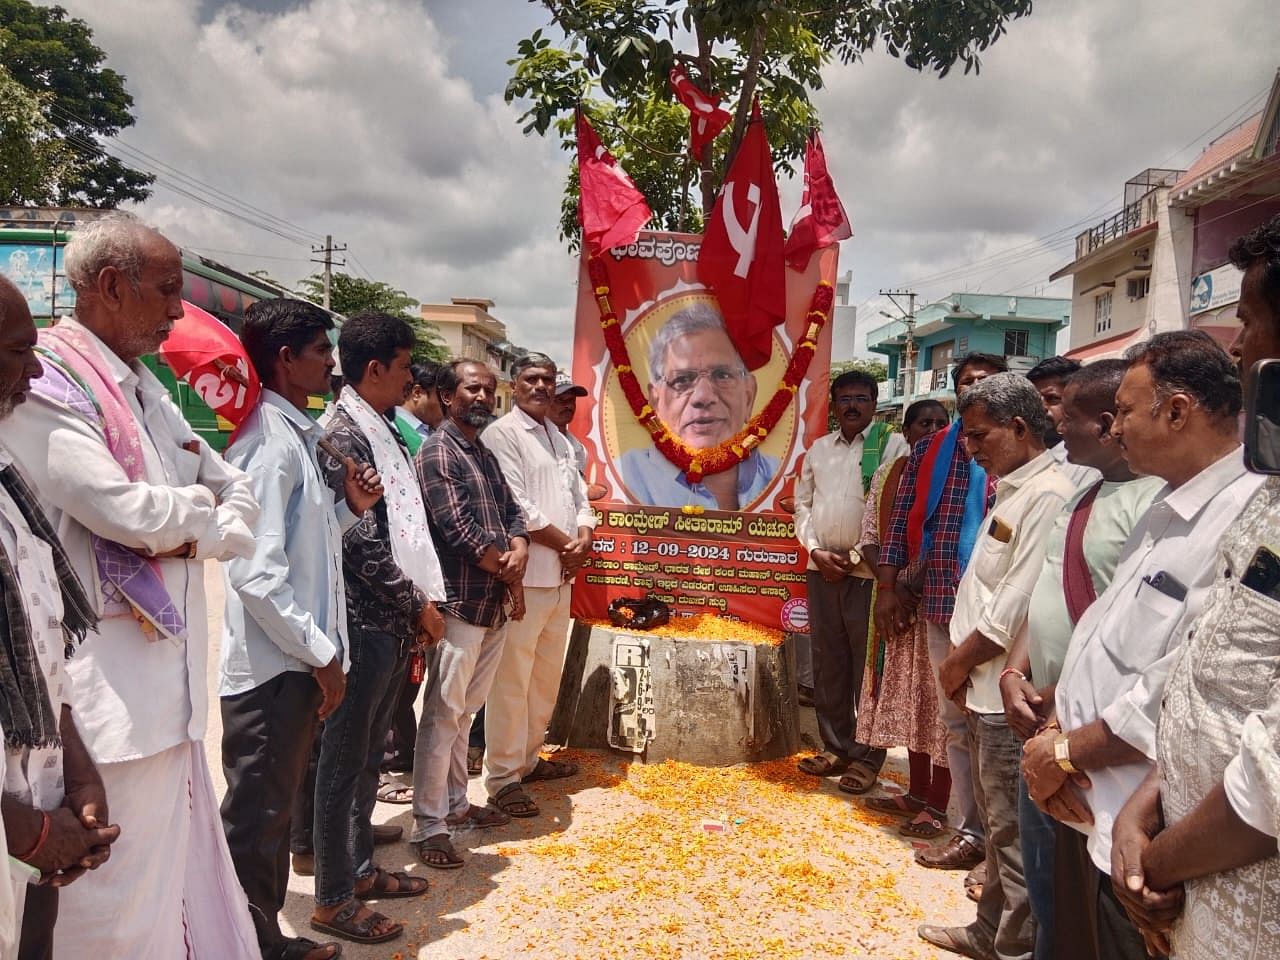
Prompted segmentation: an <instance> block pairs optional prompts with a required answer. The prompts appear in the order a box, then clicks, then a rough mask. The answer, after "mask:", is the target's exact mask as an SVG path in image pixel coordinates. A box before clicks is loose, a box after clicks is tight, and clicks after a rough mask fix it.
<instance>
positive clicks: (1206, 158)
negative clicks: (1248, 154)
mask: <svg viewBox="0 0 1280 960" xmlns="http://www.w3.org/2000/svg"><path fill="white" fill-rule="evenodd" d="M1261 122H1262V114H1261V113H1256V114H1254V115H1253V116H1252V117H1250V118H1249V119H1248V120H1246V121H1244V123H1242V124H1240V126H1238V127H1236V128H1235V129H1234V130H1231V131H1229V132H1227V133H1224V134H1223V135H1222V136H1220V137H1219V138H1218V139H1217V140H1215V141H1214V142H1213V143H1211V144H1209V146H1207V147H1206V148H1205V150H1204V153H1202V154H1200V156H1199V157H1198V158H1197V159H1196V162H1195V163H1193V164H1192V165H1191V169H1189V170H1188V171H1187V172H1186V173H1184V174H1183V175H1182V178H1181V179H1180V180H1179V181H1178V182H1177V183H1175V184H1174V185H1173V193H1174V195H1175V196H1176V195H1177V194H1179V193H1181V192H1182V191H1183V190H1185V189H1187V188H1188V187H1190V186H1193V185H1195V184H1196V183H1197V182H1198V181H1199V180H1201V179H1203V178H1204V177H1207V176H1208V175H1209V174H1211V173H1213V172H1214V171H1216V170H1218V169H1219V168H1221V167H1225V166H1226V165H1227V164H1229V163H1230V162H1231V161H1232V160H1234V159H1236V158H1237V157H1238V156H1240V154H1242V153H1244V152H1245V151H1247V150H1248V149H1249V148H1250V147H1252V146H1253V142H1254V140H1256V139H1257V136H1258V124H1259V123H1261Z"/></svg>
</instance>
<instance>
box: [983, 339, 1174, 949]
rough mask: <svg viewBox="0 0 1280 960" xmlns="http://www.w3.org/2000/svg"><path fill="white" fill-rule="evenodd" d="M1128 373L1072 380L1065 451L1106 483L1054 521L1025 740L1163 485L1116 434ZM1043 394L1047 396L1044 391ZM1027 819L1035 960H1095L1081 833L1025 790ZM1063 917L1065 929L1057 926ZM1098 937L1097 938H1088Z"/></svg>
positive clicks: (1032, 613) (1014, 720)
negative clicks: (1058, 854)
mask: <svg viewBox="0 0 1280 960" xmlns="http://www.w3.org/2000/svg"><path fill="white" fill-rule="evenodd" d="M1127 369H1128V364H1127V363H1125V361H1123V360H1097V361H1095V362H1093V363H1091V364H1089V365H1088V366H1087V367H1084V368H1082V369H1081V370H1079V371H1078V372H1076V373H1075V374H1073V375H1072V376H1071V377H1070V378H1069V379H1068V380H1067V383H1066V386H1065V387H1064V389H1063V391H1062V396H1061V405H1060V407H1059V409H1058V417H1059V420H1058V424H1059V429H1060V430H1061V433H1062V445H1063V447H1064V448H1065V449H1066V450H1067V453H1068V456H1069V457H1070V458H1071V462H1072V463H1073V464H1077V465H1080V466H1083V467H1088V468H1090V469H1093V470H1096V471H1098V472H1099V476H1100V479H1099V480H1097V481H1096V482H1095V483H1093V484H1088V485H1086V486H1085V487H1084V488H1082V489H1078V490H1077V491H1076V494H1075V496H1073V497H1072V498H1071V500H1070V501H1069V502H1068V503H1067V505H1066V506H1065V507H1064V508H1063V510H1062V512H1061V513H1059V514H1058V517H1057V519H1056V520H1055V521H1054V524H1053V530H1052V531H1051V532H1050V533H1049V542H1048V548H1047V549H1046V551H1045V558H1044V566H1043V567H1041V569H1040V576H1039V578H1038V579H1037V580H1036V585H1035V589H1034V590H1033V591H1032V593H1031V606H1030V608H1029V611H1028V617H1027V620H1028V627H1029V629H1028V632H1027V634H1026V635H1025V637H1022V638H1020V640H1025V642H1019V643H1016V644H1015V645H1014V649H1013V650H1011V651H1010V652H1009V661H1008V666H1009V668H1010V669H1006V670H1005V671H1004V673H1003V674H1001V677H1000V692H1001V693H1002V694H1003V695H1004V707H1005V716H1006V717H1007V718H1008V720H1009V725H1010V726H1011V727H1013V729H1014V730H1015V731H1016V732H1017V734H1018V736H1019V737H1021V738H1022V739H1023V740H1028V739H1030V738H1031V737H1032V736H1034V735H1035V734H1036V733H1037V732H1038V731H1039V730H1040V729H1041V728H1042V727H1043V726H1044V725H1045V723H1047V722H1048V720H1049V719H1050V717H1051V716H1052V715H1053V694H1054V688H1055V687H1056V686H1057V683H1058V674H1059V673H1060V672H1061V671H1062V660H1063V658H1064V657H1065V656H1066V652H1067V645H1068V643H1069V642H1070V640H1071V631H1072V630H1073V629H1074V628H1075V624H1076V621H1077V620H1079V619H1080V617H1081V616H1082V615H1083V613H1084V611H1085V610H1086V609H1088V607H1089V606H1090V605H1091V604H1092V603H1093V602H1094V600H1096V599H1097V595H1098V594H1100V593H1102V592H1103V591H1104V590H1106V588H1107V585H1108V584H1109V583H1111V577H1112V575H1113V574H1114V573H1115V569H1116V563H1117V561H1118V560H1119V559H1120V550H1121V548H1123V547H1124V545H1125V542H1126V541H1127V540H1128V539H1129V534H1130V533H1131V532H1132V531H1133V528H1134V527H1135V526H1137V524H1138V521H1139V520H1140V519H1141V518H1142V515H1143V514H1144V513H1146V512H1147V508H1148V507H1149V506H1150V505H1151V500H1152V498H1153V497H1154V496H1155V495H1156V492H1157V491H1158V490H1159V489H1160V487H1161V485H1162V482H1161V481H1160V479H1159V478H1158V477H1139V478H1135V477H1134V474H1133V471H1132V470H1131V469H1130V468H1129V464H1128V461H1126V460H1125V458H1124V451H1123V450H1122V449H1121V448H1120V445H1119V444H1118V443H1117V442H1116V439H1115V438H1114V437H1113V436H1112V435H1111V425H1112V424H1113V423H1114V422H1115V410H1116V390H1117V389H1118V388H1119V386H1120V380H1121V378H1122V377H1123V376H1124V374H1125V371H1126V370H1127ZM1040 392H1041V396H1042V397H1043V396H1044V388H1043V386H1042V387H1041V391H1040ZM1051 415H1052V414H1051ZM1050 452H1051V453H1052V451H1050ZM1018 820H1019V824H1018V828H1019V832H1020V833H1021V835H1022V865H1023V871H1024V873H1025V875H1026V879H1027V893H1028V895H1029V897H1030V900H1031V912H1032V914H1033V916H1034V917H1035V920H1036V958H1037V960H1052V958H1053V957H1055V956H1060V957H1071V958H1073V960H1076V958H1078V960H1086V958H1087V957H1089V956H1090V955H1091V951H1092V949H1093V948H1092V944H1091V943H1084V942H1082V940H1081V936H1080V935H1081V927H1082V925H1081V924H1079V923H1075V922H1074V918H1075V917H1076V916H1077V915H1078V911H1079V910H1080V909H1081V905H1080V902H1079V897H1078V891H1077V890H1076V888H1075V885H1073V884H1064V883H1061V882H1055V881H1056V877H1055V855H1054V854H1055V851H1056V849H1057V845H1058V842H1059V836H1060V835H1062V834H1064V832H1065V833H1066V834H1069V835H1070V836H1069V837H1064V842H1065V841H1066V840H1070V839H1071V838H1074V837H1075V836H1078V834H1076V833H1075V831H1073V830H1071V828H1070V827H1066V826H1063V825H1061V824H1058V823H1057V822H1056V821H1055V820H1054V819H1053V818H1052V817H1050V816H1048V815H1047V814H1045V813H1043V812H1042V811H1040V810H1039V809H1038V808H1037V807H1036V805H1035V804H1034V803H1033V802H1032V801H1031V798H1030V796H1029V795H1028V794H1027V792H1026V787H1025V785H1022V786H1020V789H1019V792H1018ZM1055 916H1062V917H1064V918H1065V922H1064V923H1062V924H1056V923H1055ZM1091 938H1092V933H1091V932H1090V933H1089V934H1088V936H1087V937H1085V940H1091Z"/></svg>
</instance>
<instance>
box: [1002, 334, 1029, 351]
mask: <svg viewBox="0 0 1280 960" xmlns="http://www.w3.org/2000/svg"><path fill="white" fill-rule="evenodd" d="M1030 337H1031V334H1030V333H1029V332H1028V331H1026V330H1006V331H1005V332H1004V355H1005V356H1006V357H1025V356H1026V355H1027V346H1028V341H1029V339H1030Z"/></svg>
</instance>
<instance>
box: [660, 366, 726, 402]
mask: <svg viewBox="0 0 1280 960" xmlns="http://www.w3.org/2000/svg"><path fill="white" fill-rule="evenodd" d="M745 376H746V373H745V372H744V371H742V370H738V369H735V368H734V367H730V366H718V367H703V368H702V369H701V370H677V371H676V372H675V373H673V374H671V376H669V377H663V378H662V382H663V383H665V384H666V385H667V386H668V387H670V388H671V390H672V391H673V392H674V393H676V394H678V395H680V396H683V395H684V394H686V393H691V392H692V391H693V388H694V387H695V386H697V384H698V381H699V380H701V379H702V378H703V377H706V378H707V379H708V380H709V381H710V382H711V386H712V388H713V389H714V390H717V391H719V392H724V391H726V390H730V389H732V388H733V387H735V386H737V385H738V382H739V381H740V380H742V378H743V377H745Z"/></svg>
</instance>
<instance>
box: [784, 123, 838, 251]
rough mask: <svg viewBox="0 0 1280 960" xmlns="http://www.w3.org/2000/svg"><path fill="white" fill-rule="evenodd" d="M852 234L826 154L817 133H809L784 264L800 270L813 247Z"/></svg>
mask: <svg viewBox="0 0 1280 960" xmlns="http://www.w3.org/2000/svg"><path fill="white" fill-rule="evenodd" d="M852 236H853V227H851V226H850V225H849V217H848V215H847V214H846V213H845V212H844V205H843V204H842V203H841V202H840V198H839V197H838V196H837V195H836V185H835V184H834V183H832V182H831V174H830V173H828V172H827V157H826V154H824V153H823V152H822V141H821V140H820V139H818V134H817V133H816V132H815V133H811V134H809V142H808V144H807V145H806V147H805V151H804V195H803V197H802V198H801V200H800V209H799V210H797V211H796V216H795V219H794V220H792V221H791V233H790V234H789V235H788V237H787V263H788V265H790V267H791V269H793V270H803V269H804V268H805V267H807V266H808V265H809V258H810V257H811V256H813V253H814V251H815V250H818V249H820V248H821V247H827V246H830V245H831V244H833V243H835V242H837V241H838V240H847V239H848V238H849V237H852Z"/></svg>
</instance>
